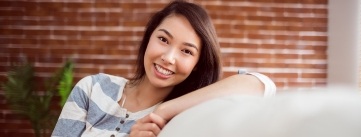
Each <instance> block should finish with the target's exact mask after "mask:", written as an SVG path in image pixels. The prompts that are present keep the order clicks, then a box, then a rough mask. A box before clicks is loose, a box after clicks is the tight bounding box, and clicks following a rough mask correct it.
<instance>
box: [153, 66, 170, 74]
mask: <svg viewBox="0 0 361 137" xmlns="http://www.w3.org/2000/svg"><path fill="white" fill-rule="evenodd" d="M154 66H155V69H156V70H157V71H158V72H159V73H161V74H163V75H172V74H174V72H173V71H170V70H168V69H165V68H163V67H161V66H159V65H157V64H154Z"/></svg>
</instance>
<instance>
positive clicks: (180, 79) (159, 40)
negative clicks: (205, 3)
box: [52, 1, 274, 137]
mask: <svg viewBox="0 0 361 137" xmlns="http://www.w3.org/2000/svg"><path fill="white" fill-rule="evenodd" d="M220 74H221V63H220V53H219V44H218V41H217V36H216V33H215V30H214V27H213V24H212V22H211V20H210V18H209V16H208V14H207V13H206V11H205V10H204V9H203V8H201V7H200V6H198V5H195V4H192V3H188V2H184V1H174V2H171V3H170V4H169V5H167V6H166V7H165V8H164V9H163V10H161V11H159V12H157V13H156V14H155V15H154V16H153V17H152V18H151V19H150V21H149V22H148V25H147V26H146V30H145V34H144V36H143V40H142V42H141V45H140V48H139V53H138V61H137V69H136V75H135V76H134V78H132V79H130V80H127V79H124V78H122V77H118V76H112V75H108V74H97V75H92V76H88V77H85V78H83V79H82V80H80V81H79V82H78V83H77V85H76V86H75V87H74V89H73V91H72V93H71V95H70V96H69V99H68V101H67V103H66V104H65V106H64V108H63V110H62V113H61V115H60V117H59V120H58V122H57V124H56V127H55V129H54V131H53V134H52V136H111V137H115V136H128V135H129V134H130V136H156V135H157V134H158V133H159V132H160V130H161V128H162V127H163V126H164V125H165V124H166V122H167V121H169V120H170V119H171V118H172V117H174V116H175V115H177V114H178V113H180V112H182V111H183V110H185V109H187V108H190V107H191V106H194V105H196V104H199V103H201V102H204V101H207V100H210V99H213V98H216V97H219V96H226V95H232V94H258V95H259V94H264V93H266V94H269V93H273V92H274V90H272V89H271V90H269V87H273V86H274V84H273V82H272V81H270V80H269V79H268V78H267V77H265V76H264V75H261V74H258V73H250V74H251V75H235V76H231V77H229V78H225V79H223V80H221V81H219V82H217V81H218V80H219V79H220ZM264 80H268V82H265V81H264ZM215 82H216V83H215ZM213 83H214V84H213ZM152 112H154V113H152ZM136 121H138V122H137V123H136ZM134 124H135V125H134ZM133 125H134V126H133ZM131 128H132V129H131Z"/></svg>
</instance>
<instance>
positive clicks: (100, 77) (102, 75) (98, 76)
mask: <svg viewBox="0 0 361 137" xmlns="http://www.w3.org/2000/svg"><path fill="white" fill-rule="evenodd" d="M90 77H91V79H92V81H93V82H100V81H104V80H105V81H109V80H110V81H111V82H115V83H118V82H119V81H125V82H126V81H128V80H127V79H125V78H124V77H120V76H115V75H111V74H106V73H98V74H95V75H91V76H90Z"/></svg>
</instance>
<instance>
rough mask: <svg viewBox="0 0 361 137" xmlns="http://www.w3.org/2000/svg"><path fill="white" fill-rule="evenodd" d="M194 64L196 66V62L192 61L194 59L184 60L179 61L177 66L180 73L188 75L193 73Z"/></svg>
mask: <svg viewBox="0 0 361 137" xmlns="http://www.w3.org/2000/svg"><path fill="white" fill-rule="evenodd" d="M196 64H197V60H194V59H190V60H186V59H185V60H182V61H180V62H179V65H178V66H179V70H180V71H182V72H183V73H186V74H188V75H189V74H190V73H191V72H192V71H193V69H194V67H195V66H196Z"/></svg>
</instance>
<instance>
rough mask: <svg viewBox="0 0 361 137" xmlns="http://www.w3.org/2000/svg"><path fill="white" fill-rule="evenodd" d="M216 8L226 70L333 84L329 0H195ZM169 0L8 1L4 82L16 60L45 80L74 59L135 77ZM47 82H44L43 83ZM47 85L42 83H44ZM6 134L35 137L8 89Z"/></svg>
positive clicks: (1, 67) (0, 108)
mask: <svg viewBox="0 0 361 137" xmlns="http://www.w3.org/2000/svg"><path fill="white" fill-rule="evenodd" d="M194 1H195V2H196V3H199V4H200V5H203V6H204V7H205V8H206V9H207V10H208V12H209V14H210V15H211V17H212V19H213V21H214V24H215V26H216V29H217V33H218V36H219V40H220V43H221V46H222V55H223V63H224V64H223V65H224V70H223V72H224V76H229V75H231V74H235V72H236V71H237V70H238V69H240V68H242V69H248V70H249V71H258V72H261V73H264V74H266V75H268V76H270V77H271V78H272V79H273V80H274V81H275V82H276V84H277V86H278V87H279V88H281V89H285V88H290V87H315V86H323V85H326V77H327V74H326V72H327V67H326V66H327V55H326V49H327V0H252V1H250V0H239V1H237V0H223V1H222V2H221V1H220V0H214V1H211V0H194ZM166 3H168V1H167V0H152V1H143V0H133V1H129V0H119V1H118V0H102V1H89V0H75V1H73V0H31V1H26V0H25V1H24V0H1V1H0V24H1V26H0V82H4V81H5V72H6V71H7V69H8V68H9V65H10V63H11V62H17V61H20V60H23V59H24V57H26V58H27V60H29V61H31V62H34V63H35V67H36V71H37V73H36V76H37V79H39V80H42V79H43V78H46V77H49V75H50V74H51V73H52V72H53V71H54V69H57V68H58V67H59V66H60V65H61V64H62V63H63V62H64V61H65V60H66V59H67V58H71V59H74V60H75V61H76V67H75V81H78V80H79V79H80V78H81V77H84V76H86V75H90V74H95V73H99V72H103V73H110V74H114V75H120V76H124V77H130V76H131V75H132V74H133V69H134V63H135V59H136V53H137V51H136V50H137V46H138V45H139V41H140V39H141V36H142V34H143V30H144V25H145V24H146V22H147V20H148V19H149V17H150V15H151V14H152V13H153V12H155V11H157V10H159V9H161V8H162V7H163V6H164V5H165V4H166ZM40 84H42V83H40ZM37 87H38V90H41V86H37ZM0 136H32V130H31V129H30V124H29V123H28V122H26V121H25V120H24V119H21V118H19V117H18V116H17V115H15V114H13V113H12V112H11V111H10V109H9V108H8V106H7V105H6V101H5V99H4V96H3V91H0Z"/></svg>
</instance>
